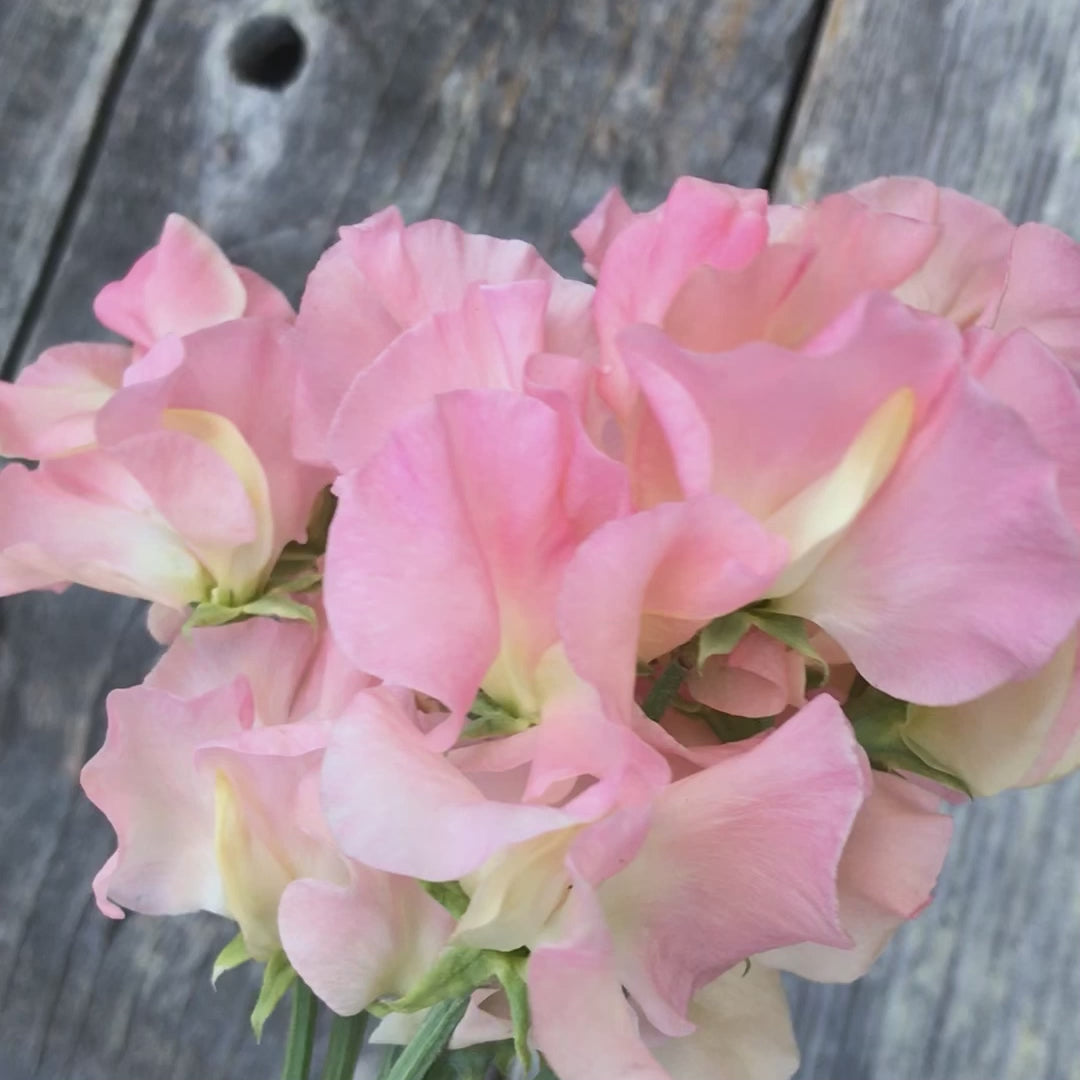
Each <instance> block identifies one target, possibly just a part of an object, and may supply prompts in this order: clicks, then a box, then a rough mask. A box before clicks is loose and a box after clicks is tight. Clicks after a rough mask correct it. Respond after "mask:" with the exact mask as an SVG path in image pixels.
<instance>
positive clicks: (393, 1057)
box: [375, 1046, 401, 1080]
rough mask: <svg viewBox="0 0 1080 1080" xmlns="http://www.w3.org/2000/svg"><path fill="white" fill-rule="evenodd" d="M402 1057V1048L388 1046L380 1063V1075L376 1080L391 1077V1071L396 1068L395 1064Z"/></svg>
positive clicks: (384, 1079)
mask: <svg viewBox="0 0 1080 1080" xmlns="http://www.w3.org/2000/svg"><path fill="white" fill-rule="evenodd" d="M400 1056H401V1047H400V1046H388V1047H387V1048H386V1049H385V1050H384V1051H383V1056H382V1061H380V1062H379V1074H378V1076H376V1077H375V1080H386V1078H387V1077H388V1076H389V1075H390V1070H391V1069H392V1068H393V1067H394V1063H395V1062H396V1061H397V1059H398V1058H399V1057H400Z"/></svg>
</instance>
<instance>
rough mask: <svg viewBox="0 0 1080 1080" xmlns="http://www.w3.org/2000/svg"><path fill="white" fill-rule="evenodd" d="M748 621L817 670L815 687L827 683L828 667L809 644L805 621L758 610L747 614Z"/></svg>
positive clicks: (775, 612) (780, 613)
mask: <svg viewBox="0 0 1080 1080" xmlns="http://www.w3.org/2000/svg"><path fill="white" fill-rule="evenodd" d="M747 615H748V617H749V619H750V621H751V622H752V623H753V625H754V626H756V627H757V628H758V629H759V630H761V631H763V632H764V633H766V634H768V635H769V637H772V638H776V640H777V641H779V642H780V643H781V644H782V645H786V646H787V647H788V648H789V649H794V650H795V651H796V652H797V653H798V654H799V655H800V656H802V657H803V658H804V659H806V660H808V661H810V663H811V664H812V665H813V666H814V667H815V668H817V679H818V681H817V685H818V686H821V685H823V684H824V683H826V682H828V681H829V665H828V664H827V663H826V662H825V660H824V659H823V658H822V656H821V654H820V653H819V652H818V651H817V649H815V648H814V646H813V645H811V644H810V639H809V636H808V634H807V630H806V620H805V619H803V618H801V617H800V616H798V615H785V614H784V613H783V612H780V611H769V610H768V609H767V608H766V609H758V610H757V611H750V612H747Z"/></svg>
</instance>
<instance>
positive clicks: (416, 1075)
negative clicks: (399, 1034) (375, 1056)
mask: <svg viewBox="0 0 1080 1080" xmlns="http://www.w3.org/2000/svg"><path fill="white" fill-rule="evenodd" d="M468 1007H469V998H468V995H466V996H465V997H459V998H448V999H447V1000H446V1001H440V1002H439V1004H438V1005H433V1006H432V1007H431V1010H430V1011H429V1012H428V1014H427V1016H425V1017H424V1022H423V1023H422V1024H421V1025H420V1030H419V1031H418V1032H417V1033H416V1035H415V1036H413V1040H412V1042H410V1043H409V1045H408V1046H406V1047H405V1051H404V1053H402V1055H401V1057H399V1058H398V1059H397V1061H395V1062H394V1067H393V1068H392V1069H391V1070H390V1073H389V1075H388V1076H387V1078H386V1080H423V1077H424V1076H426V1075H427V1071H428V1069H430V1068H431V1066H432V1065H434V1064H435V1059H436V1058H437V1057H438V1056H439V1055H440V1054H441V1053H442V1052H443V1050H445V1049H446V1046H447V1044H448V1043H449V1042H450V1036H451V1035H453V1034H454V1028H456V1027H457V1026H458V1024H459V1023H461V1018H462V1017H463V1016H464V1015H465V1010H466V1009H467V1008H468Z"/></svg>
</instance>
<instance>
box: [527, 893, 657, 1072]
mask: <svg viewBox="0 0 1080 1080" xmlns="http://www.w3.org/2000/svg"><path fill="white" fill-rule="evenodd" d="M528 985H529V1009H530V1012H531V1014H532V1038H533V1041H534V1042H535V1044H536V1048H537V1049H538V1050H539V1051H540V1052H541V1053H542V1054H543V1055H544V1057H545V1058H546V1059H547V1060H548V1062H549V1063H550V1064H551V1067H552V1069H553V1070H554V1071H555V1072H556V1074H557V1075H558V1076H559V1077H560V1080H596V1078H597V1077H618V1078H619V1080H671V1077H670V1075H669V1074H668V1073H667V1072H666V1071H665V1070H664V1069H663V1068H661V1066H660V1065H659V1064H658V1063H657V1061H656V1059H655V1058H654V1057H653V1056H652V1055H651V1054H650V1053H649V1051H648V1050H647V1049H646V1047H645V1044H644V1043H643V1042H642V1040H641V1036H640V1034H639V1031H638V1021H637V1016H636V1015H635V1013H634V1010H633V1008H632V1007H631V1005H630V1003H629V1002H628V1001H627V1000H626V996H625V995H624V993H623V988H622V986H621V985H620V982H619V976H618V973H617V969H616V964H615V956H614V952H613V949H612V943H611V939H610V936H609V935H608V933H607V930H606V929H605V927H604V916H603V913H602V912H601V911H600V910H599V907H598V905H597V903H596V899H595V897H594V896H593V895H592V891H591V889H589V887H588V886H587V885H586V884H584V883H576V884H575V887H574V889H573V890H572V891H571V893H570V896H569V898H568V900H567V902H566V904H565V905H564V906H563V909H562V911H561V913H560V915H559V918H558V919H557V920H556V921H555V923H554V925H553V926H552V928H551V931H550V933H549V935H548V938H547V940H544V941H541V942H539V943H538V944H537V945H536V946H535V947H534V948H533V949H532V952H531V955H530V957H529V967H528Z"/></svg>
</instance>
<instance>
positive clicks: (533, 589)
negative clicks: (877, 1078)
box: [0, 179, 1080, 1080]
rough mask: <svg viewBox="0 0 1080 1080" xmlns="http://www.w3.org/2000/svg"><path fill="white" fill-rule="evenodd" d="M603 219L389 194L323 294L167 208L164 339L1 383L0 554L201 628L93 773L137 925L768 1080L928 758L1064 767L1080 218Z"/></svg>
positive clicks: (59, 353)
mask: <svg viewBox="0 0 1080 1080" xmlns="http://www.w3.org/2000/svg"><path fill="white" fill-rule="evenodd" d="M574 235H575V238H576V239H577V241H578V243H579V244H580V246H581V248H582V249H583V251H584V255H585V267H586V269H587V270H588V272H589V273H590V274H591V275H593V277H594V278H595V285H594V286H593V285H586V284H584V283H580V282H575V281H569V280H565V279H563V278H561V277H560V276H559V275H558V274H556V273H555V272H554V271H553V270H552V269H551V268H550V267H549V266H548V265H547V264H546V263H545V262H544V261H543V260H542V259H541V258H540V257H539V256H538V255H537V253H536V252H535V251H534V250H533V249H532V248H531V247H529V246H527V245H526V244H524V243H520V242H517V241H506V240H497V239H492V238H490V237H486V236H476V235H470V234H467V233H465V232H463V231H461V230H460V229H458V228H457V227H456V226H454V225H452V224H449V223H447V222H442V221H424V222H420V223H418V224H415V225H410V226H405V225H404V224H403V222H402V220H401V218H400V216H399V215H398V214H397V212H396V211H394V210H387V211H384V212H382V213H379V214H376V215H375V216H374V217H372V218H370V219H368V220H367V221H365V222H363V223H361V224H360V225H356V226H350V227H347V228H344V229H342V230H341V236H340V240H339V242H338V243H337V244H335V245H334V246H333V247H332V248H330V250H329V251H327V252H326V254H325V255H324V256H323V257H322V259H321V260H320V261H319V263H318V265H317V266H316V267H315V269H314V271H313V272H312V274H311V276H310V278H309V280H308V284H307V288H306V290H305V292H304V295H303V297H302V300H301V302H300V306H299V311H298V312H297V313H295V314H294V313H293V311H292V310H291V308H290V307H289V305H288V303H287V302H286V300H285V299H284V298H283V297H282V296H281V294H280V293H279V292H278V291H277V290H276V289H274V287H273V286H271V285H270V284H268V283H267V282H266V281H264V280H263V279H261V278H260V277H258V276H257V275H255V274H253V273H251V272H250V271H247V270H245V269H242V268H238V267H234V266H232V265H231V264H230V263H229V261H228V260H227V259H226V258H225V256H224V255H223V254H222V253H221V251H220V250H219V249H218V248H217V247H216V246H215V245H214V244H213V243H212V242H211V241H210V240H209V239H208V238H207V237H206V236H204V235H203V234H202V233H200V232H199V231H198V230H197V229H196V228H195V227H194V226H193V225H191V224H190V223H189V222H187V221H185V220H184V219H182V218H179V217H175V216H174V217H170V218H169V220H168V221H167V223H166V225H165V229H164V232H163V234H162V237H161V240H160V242H159V243H158V245H157V246H156V247H155V248H154V249H153V250H151V251H150V252H148V253H147V254H146V255H144V256H143V257H142V258H140V259H139V260H138V262H137V263H136V264H135V265H134V267H133V268H132V269H131V271H130V273H129V274H128V275H127V276H126V277H125V278H124V279H123V280H122V281H119V282H115V283H113V284H110V285H108V286H106V288H105V289H104V290H103V291H102V292H101V293H100V295H99V296H98V298H97V302H96V304H95V311H96V313H97V315H98V317H99V319H100V320H101V322H102V323H103V324H104V325H105V326H106V327H107V328H109V329H111V330H113V331H115V332H116V333H117V334H119V335H121V336H123V337H124V338H126V339H127V340H128V341H129V342H130V344H129V345H123V346H122V345H91V344H72V345H63V346H59V347H57V348H54V349H50V350H48V351H47V352H45V353H44V354H43V355H42V356H41V357H40V358H39V359H38V360H37V362H36V363H34V364H33V365H31V366H30V367H29V368H27V369H26V370H25V371H24V372H23V374H22V375H21V376H20V378H19V379H18V381H17V382H16V383H15V384H14V385H3V386H0V450H2V452H3V453H4V454H6V455H9V456H12V457H19V458H25V459H33V460H35V461H37V462H38V464H37V465H36V467H33V468H28V467H26V466H24V465H22V464H18V463H12V464H9V465H7V466H6V467H5V468H4V469H3V471H2V472H0V510H2V513H0V592H3V593H5V594H8V593H14V592H17V591H21V590H25V589H30V588H42V587H49V588H57V587H63V586H64V585H65V584H67V583H69V582H78V583H81V584H84V585H89V586H92V587H95V588H99V589H105V590H108V591H111V592H116V593H122V594H125V595H129V596H136V597H142V598H145V599H148V600H151V601H153V602H154V604H155V606H154V608H152V617H151V623H152V626H153V628H154V630H155V632H156V634H157V636H158V637H159V638H160V639H162V640H163V641H169V642H171V644H169V647H168V649H167V651H166V652H165V653H164V656H163V657H162V658H161V660H160V661H159V663H158V664H157V666H156V667H155V668H154V670H153V671H152V672H151V673H150V675H149V676H148V677H147V679H146V680H145V682H144V683H143V684H142V685H141V686H138V687H134V688H131V689H124V690H117V691H114V693H113V694H112V695H111V696H110V698H109V702H108V712H109V727H108V734H107V737H106V741H105V744H104V746H103V747H102V748H101V750H100V751H99V753H98V754H97V755H96V756H95V757H94V758H93V760H92V761H90V763H89V764H88V765H87V766H86V768H85V770H84V772H83V784H84V787H85V789H86V792H87V794H88V795H89V797H90V798H91V799H92V800H93V801H94V803H95V804H96V805H97V806H99V807H100V808H101V810H102V811H103V812H104V813H105V814H106V815H107V816H108V818H109V820H110V822H111V823H112V825H113V827H114V828H115V830H116V834H117V850H116V853H115V854H114V855H113V857H112V858H111V859H110V860H109V862H108V863H107V864H106V866H105V867H104V868H103V869H102V871H101V873H100V874H99V876H98V878H97V880H96V882H95V890H96V894H97V897H98V901H99V903H100V905H101V907H102V910H104V911H105V912H106V913H107V914H110V915H116V916H120V915H121V911H120V908H121V907H126V908H130V909H133V910H136V911H141V912H147V913H151V914H175V913H181V912H189V911H194V910H199V909H202V910H206V911H212V912H217V913H219V914H221V915H223V916H226V917H228V918H230V919H232V920H234V921H235V922H236V923H237V924H238V928H239V932H240V935H241V942H240V944H239V945H238V947H237V948H238V949H239V953H238V954H237V955H238V956H240V957H241V958H242V957H244V956H247V957H251V958H253V959H255V960H257V961H263V962H267V963H268V964H277V965H279V966H280V965H281V964H283V963H285V962H286V961H287V964H288V965H291V967H292V969H294V970H295V971H296V972H297V973H298V974H299V976H300V977H301V978H302V979H303V980H304V982H306V983H307V985H309V986H310V987H311V988H312V989H313V990H314V992H315V993H316V994H317V995H318V996H319V997H320V998H321V999H322V1000H323V1001H324V1002H325V1003H326V1004H327V1005H329V1007H330V1008H331V1009H333V1010H334V1011H335V1012H337V1013H340V1014H343V1015H350V1014H354V1013H358V1012H360V1011H362V1010H365V1009H372V1010H373V1011H374V1012H375V1013H376V1014H377V1015H379V1016H380V1017H381V1020H380V1023H379V1025H378V1027H377V1028H376V1029H375V1031H374V1034H373V1036H372V1041H373V1042H374V1043H391V1044H393V1043H405V1042H408V1041H409V1039H410V1038H411V1037H412V1036H413V1034H414V1033H415V1032H416V1030H417V1029H418V1026H419V1025H420V1024H421V1023H422V1022H423V1018H424V1016H425V1015H426V1014H425V1010H426V1009H428V1008H429V1007H430V1006H432V1005H434V1004H435V1003H437V1002H438V1001H440V1000H441V999H443V998H449V997H451V996H454V995H458V996H460V995H462V994H465V995H467V996H468V997H469V1004H468V1007H467V1011H466V1012H465V1013H464V1018H463V1019H462V1020H461V1022H460V1024H459V1025H458V1026H457V1029H456V1032H455V1033H454V1036H453V1040H452V1041H451V1043H450V1045H451V1047H460V1046H468V1045H472V1044H480V1043H489V1042H490V1043H493V1044H502V1043H504V1042H505V1040H507V1039H509V1038H510V1037H511V1036H516V1037H517V1039H518V1043H519V1047H520V1046H523V1045H526V1041H527V1045H528V1046H529V1047H531V1048H532V1049H533V1050H535V1051H538V1052H540V1053H541V1054H543V1056H544V1058H545V1059H546V1061H547V1062H548V1063H549V1065H550V1067H551V1068H552V1069H553V1070H554V1072H555V1073H556V1074H557V1075H558V1076H559V1077H562V1078H563V1080H599V1078H605V1077H622V1078H637V1080H663V1078H674V1080H698V1078H702V1080H703V1078H705V1077H710V1078H721V1080H723V1078H727V1080H748V1078H752V1080H783V1078H786V1077H789V1076H790V1075H791V1073H792V1072H793V1071H794V1069H795V1067H796V1065H797V1052H796V1047H795V1044H794V1039H793V1036H792V1030H791V1025H790V1021H789V1017H788V1013H787V1008H786V1004H785V1002H784V996H783V989H782V986H781V982H780V974H779V973H780V972H781V971H791V972H796V973H798V974H800V975H803V976H806V977H808V978H813V979H821V980H828V981H833V980H850V979H853V978H856V977H858V976H859V975H861V974H862V973H864V972H865V971H866V970H867V968H868V967H869V965H870V964H871V963H872V962H873V960H874V958H875V957H876V956H877V955H878V953H879V952H880V951H881V949H882V948H883V947H884V945H885V943H886V941H887V940H888V938H889V936H890V935H891V934H892V932H893V931H894V930H895V929H896V927H897V926H898V925H899V924H901V923H902V922H903V921H904V920H906V919H909V918H911V917H913V916H914V915H916V914H917V913H918V912H919V911H920V910H921V909H922V908H923V907H924V906H925V905H926V904H927V903H928V901H929V898H930V894H931V890H932V887H933V885H934V882H935V879H936V877H937V874H938V871H939V869H940V867H941V864H942V860H943V858H944V855H945V851H946V847H947V844H948V840H949V833H950V819H949V817H948V816H947V815H945V814H944V813H942V811H941V800H942V797H943V796H949V797H952V798H957V797H962V795H963V793H967V794H990V793H993V792H996V791H999V790H1002V789H1004V788H1008V787H1015V786H1022V785H1028V784H1035V783H1040V782H1043V781H1045V780H1048V779H1052V778H1054V777H1057V776H1060V775H1062V774H1064V773H1065V772H1067V771H1069V770H1071V769H1073V768H1076V767H1077V766H1078V765H1080V701H1078V694H1080V690H1078V689H1077V687H1078V680H1077V635H1076V627H1077V622H1078V618H1080V536H1078V533H1077V526H1078V525H1080V390H1078V389H1077V382H1076V374H1077V372H1080V247H1078V246H1077V245H1075V244H1074V243H1073V242H1072V241H1071V240H1069V239H1068V238H1066V237H1065V236H1063V235H1062V234H1060V233H1058V232H1056V231H1054V230H1052V229H1049V228H1046V227H1043V226H1040V225H1023V226H1021V227H1019V228H1017V227H1014V226H1013V225H1011V224H1009V223H1008V222H1007V221H1006V220H1005V219H1004V218H1003V217H1001V216H1000V215H999V214H998V213H997V212H996V211H994V210H993V209H991V208H989V207H987V206H985V205H983V204H980V203H978V202H975V201H974V200H971V199H969V198H966V197H964V196H962V195H959V194H957V193H955V192H953V191H948V190H943V189H939V188H936V187H934V186H933V185H932V184H930V183H927V182H924V181H919V180H907V179H884V180H879V181H876V182H874V183H871V184H868V185H865V186H863V187H860V188H856V189H854V190H853V191H851V192H848V193H844V194H838V195H833V196H830V197H828V198H825V199H823V200H822V201H820V202H819V203H816V204H814V205H810V206H805V207H795V206H769V205H768V203H767V199H766V195H765V193H763V192H761V191H744V190H739V189H736V188H732V187H728V186H725V185H720V184H712V183H706V182H704V181H700V180H695V179H682V180H679V181H678V182H677V183H676V184H675V185H674V187H673V188H672V190H671V193H670V195H669V196H668V198H667V200H666V201H665V202H664V203H663V204H662V205H661V206H659V207H657V208H655V209H654V210H652V211H650V212H648V213H641V214H638V213H634V212H633V211H632V210H631V209H630V208H629V207H628V206H627V205H626V204H625V202H624V201H623V200H622V198H621V197H620V196H619V195H618V193H615V192H613V193H611V194H610V195H608V196H607V197H606V198H605V199H604V201H603V202H602V203H601V204H600V206H598V207H597V209H596V210H595V211H594V212H593V213H592V214H591V215H590V216H589V217H588V218H587V219H586V220H585V221H584V222H583V223H582V224H581V225H580V226H579V227H578V229H577V230H576V231H575V234H574ZM331 493H332V494H331ZM331 514H332V516H331ZM327 522H329V524H328V527H327ZM181 624H185V628H184V629H183V630H182V631H181V630H180V625H181ZM957 793H961V794H960V795H957ZM463 971H465V972H469V973H471V975H463V974H462V972H463ZM523 997H524V999H525V1000H526V1001H527V1009H525V1008H523V1006H522V999H523Z"/></svg>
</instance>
